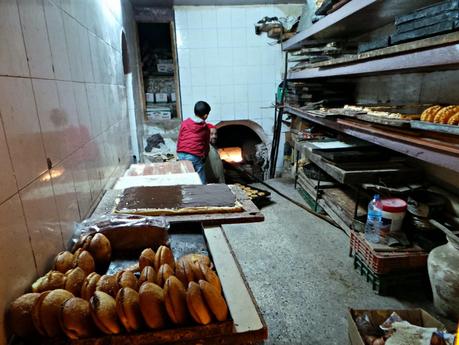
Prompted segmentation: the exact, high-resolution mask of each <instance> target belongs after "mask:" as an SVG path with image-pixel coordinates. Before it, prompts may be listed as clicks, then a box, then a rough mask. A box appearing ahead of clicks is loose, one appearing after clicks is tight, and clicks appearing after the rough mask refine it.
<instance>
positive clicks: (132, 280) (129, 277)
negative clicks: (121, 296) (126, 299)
mask: <svg viewBox="0 0 459 345" xmlns="http://www.w3.org/2000/svg"><path fill="white" fill-rule="evenodd" d="M116 277H117V281H118V286H119V287H120V289H121V288H125V287H130V288H131V289H134V290H136V291H137V290H138V286H137V284H138V282H137V278H136V276H135V275H134V273H132V272H131V271H120V272H118V273H117V274H116Z"/></svg>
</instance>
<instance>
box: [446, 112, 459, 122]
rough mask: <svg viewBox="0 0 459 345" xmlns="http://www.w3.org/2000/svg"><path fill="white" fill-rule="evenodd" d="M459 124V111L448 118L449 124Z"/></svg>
mask: <svg viewBox="0 0 459 345" xmlns="http://www.w3.org/2000/svg"><path fill="white" fill-rule="evenodd" d="M458 124H459V113H457V114H455V115H453V116H451V117H450V118H449V120H448V125H458Z"/></svg>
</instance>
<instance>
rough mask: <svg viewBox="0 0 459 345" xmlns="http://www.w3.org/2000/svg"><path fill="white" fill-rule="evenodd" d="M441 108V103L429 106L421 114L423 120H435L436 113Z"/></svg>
mask: <svg viewBox="0 0 459 345" xmlns="http://www.w3.org/2000/svg"><path fill="white" fill-rule="evenodd" d="M441 108H442V107H441V106H440V105H434V106H431V107H429V108H427V109H426V110H424V111H423V112H422V114H421V121H428V122H433V121H434V119H435V115H436V114H437V112H438V111H439V110H440V109H441Z"/></svg>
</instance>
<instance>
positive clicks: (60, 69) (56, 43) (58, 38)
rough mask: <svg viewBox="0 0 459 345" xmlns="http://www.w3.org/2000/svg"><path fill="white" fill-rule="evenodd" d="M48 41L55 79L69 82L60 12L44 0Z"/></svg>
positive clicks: (47, 0)
mask: <svg viewBox="0 0 459 345" xmlns="http://www.w3.org/2000/svg"><path fill="white" fill-rule="evenodd" d="M44 9H45V18H46V25H47V28H48V39H49V45H50V48H51V55H52V63H53V67H54V75H55V77H56V79H60V80H71V74H70V64H69V57H68V50H67V42H66V38H65V31H64V22H63V20H62V13H61V10H60V9H59V8H58V7H57V6H56V5H55V4H54V3H53V2H52V1H50V0H44Z"/></svg>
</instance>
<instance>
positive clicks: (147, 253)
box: [139, 248, 155, 271]
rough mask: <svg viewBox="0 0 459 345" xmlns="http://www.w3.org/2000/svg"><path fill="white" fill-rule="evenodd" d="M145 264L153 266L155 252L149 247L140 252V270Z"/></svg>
mask: <svg viewBox="0 0 459 345" xmlns="http://www.w3.org/2000/svg"><path fill="white" fill-rule="evenodd" d="M146 266H152V267H154V266H155V252H154V251H153V249H151V248H146V249H144V250H143V251H142V253H140V257H139V268H140V271H142V270H143V269H144V268H145V267H146Z"/></svg>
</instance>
